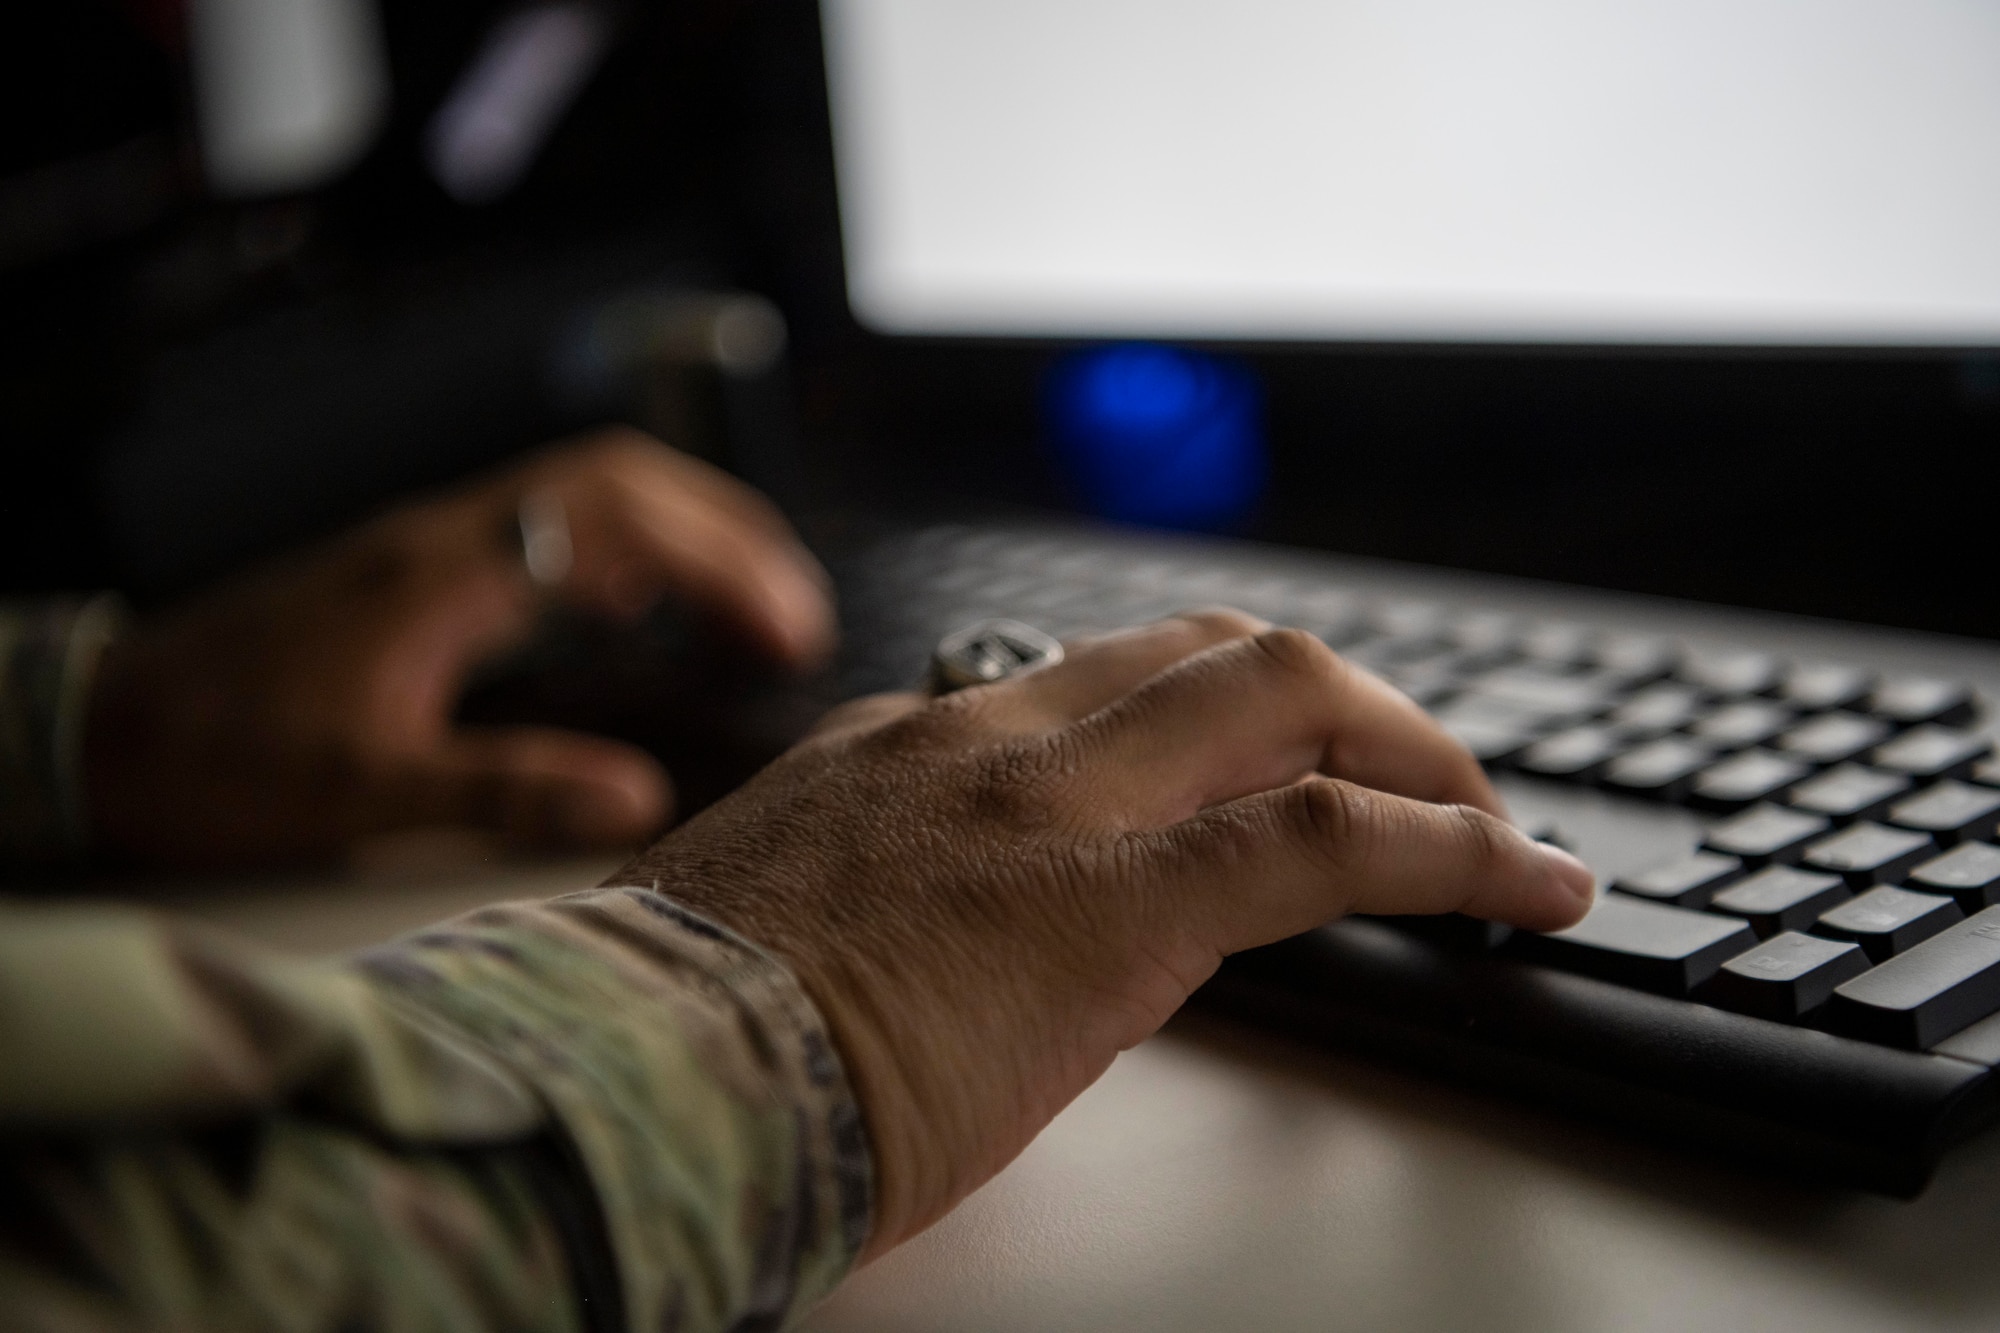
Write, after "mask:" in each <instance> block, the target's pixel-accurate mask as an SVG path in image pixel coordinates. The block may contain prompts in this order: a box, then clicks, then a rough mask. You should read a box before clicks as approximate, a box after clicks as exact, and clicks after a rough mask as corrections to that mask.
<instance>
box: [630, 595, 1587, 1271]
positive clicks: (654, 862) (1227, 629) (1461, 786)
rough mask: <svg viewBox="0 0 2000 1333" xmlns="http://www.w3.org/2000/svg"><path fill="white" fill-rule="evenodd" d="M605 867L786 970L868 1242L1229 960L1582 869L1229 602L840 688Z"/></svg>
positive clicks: (1469, 906) (1415, 733)
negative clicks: (754, 768) (805, 720)
mask: <svg viewBox="0 0 2000 1333" xmlns="http://www.w3.org/2000/svg"><path fill="white" fill-rule="evenodd" d="M607 882H608V883H612V884H636V885H641V886H650V887H652V888H654V889H656V890H657V891H658V892H660V893H663V894H666V895H668V896H669V897H672V898H674V899H675V900H677V901H679V902H681V903H684V904H686V905H687V906H689V907H691V908H693V909H694V910H695V911H697V912H699V913H701V914H703V915H704V916H706V917H708V918H710V919H711V920H715V921H720V922H722V923H723V924H725V925H728V926H731V927H733V928H734V929H736V930H737V931H739V932H740V933H742V934H743V935H745V936H747V937H748V938H750V939H752V940H754V941H756V942H757V943H759V944H761V945H763V946H764V947H765V948H767V949H769V950H770V951H771V952H772V953H774V954H776V955H777V956H778V957H780V958H781V959H783V960H784V961H785V962H786V963H787V964H789V965H790V967H791V968H792V970H793V972H794V973H795V974H796V975H797V976H798V977H799V979H800V981H801V982H802V983H803V984H804V986H805V988H806V990H807V992H808V993H809V994H811V996H812V997H813V999H814V1001H815V1002H816V1003H817V1004H818V1006H819V1009H820V1011H821V1013H822V1014H824V1015H825V1017H826V1019H827V1022H828V1024H829V1025H830V1027H831V1028H832V1031H833V1033H834V1037H835V1040H836V1041H837V1042H838V1044H839V1046H840V1050H841V1054H842V1056H843V1058H844V1061H845V1064H846V1068H847V1071H848V1074H849V1076H850V1077H851V1078H852V1079H853V1081H854V1083H855V1085H856V1088H857V1091H858V1094H859V1096H860V1100H861V1104H862V1107H863V1110H864V1113H865V1115H866V1117H867V1121H868V1128H869V1141H870V1144H871V1146H872V1148H873V1151H874V1156H875V1165H876V1171H877V1181H876V1184H877V1190H878V1193H877V1213H876V1219H875V1227H874V1231H873V1233H872V1236H871V1240H870V1250H871V1252H872V1253H878V1254H879V1253H880V1252H882V1251H883V1250H885V1249H887V1248H888V1247H890V1246H892V1245H894V1244H896V1243H897V1242H898V1241H900V1240H902V1239H904V1238H905V1237H907V1236H909V1235H910V1234H912V1233H914V1232H915V1231H917V1230H919V1229H921V1228H922V1227H923V1226H925V1225H927V1224H928V1223H929V1222H931V1221H932V1220H934V1219H935V1218H937V1217H939V1216H941V1215H942V1214H943V1213H944V1212H945V1211H946V1210H948V1209H949V1208H950V1207H952V1205H953V1204H955V1203H956V1202H957V1201H958V1200H960V1199H962V1198H963V1197H964V1196H965V1195H966V1194H968V1193H969V1192H971V1191H972V1190H973V1189H975V1188H976V1187H977V1186H978V1185H979V1184H980V1183H981V1182H982V1181H984V1180H986V1179H987V1178H988V1177H990V1176H991V1175H993V1174H994V1173H995V1172H996V1171H998V1170H999V1169H1000V1167H1002V1166H1003V1165H1005V1164H1006V1163H1007V1161H1008V1160H1010V1159H1011V1158H1012V1157H1013V1156H1014V1155H1015V1154H1016V1153H1018V1152H1019V1151H1020V1150H1021V1149H1022V1148H1023V1147H1024V1146H1026V1144H1027V1143H1028V1141H1029V1140H1030V1139H1032V1138H1033V1137H1034V1135H1035V1134H1036V1133H1037V1132H1038V1131H1039V1130H1040V1129H1041V1127H1042V1126H1043V1125H1045V1124H1046V1123H1047V1122H1048V1121H1049V1120H1050V1118H1052V1117H1053V1116H1054V1115H1055V1113H1056V1112H1057V1111H1059V1110H1061V1109H1062V1107H1063V1106H1064V1105H1065V1104H1067V1103H1068V1102H1069V1101H1070V1100H1071V1099H1072V1098H1074V1097H1075V1096H1076V1095H1077V1094H1078V1093H1079V1092H1081V1091H1082V1090H1083V1089H1084V1088H1086V1087H1088V1086H1089V1085H1090V1083H1091V1082H1092V1081H1094V1080H1095V1079H1096V1078H1097V1076H1098V1075H1099V1074H1100V1073H1102V1072H1103V1071H1104V1069H1105V1068H1106V1067H1107V1066H1108V1065H1109V1064H1110V1062H1111V1060H1112V1057H1113V1056H1115V1055H1116V1054H1117V1053H1118V1051H1120V1050H1121V1049H1124V1048H1126V1047H1129V1046H1132V1045H1134V1044H1136V1043H1137V1042H1139V1041H1140V1040H1142V1039H1143V1038H1145V1037H1146V1036H1148V1035H1149V1034H1151V1033H1152V1032H1153V1031H1154V1030H1155V1029H1156V1028H1158V1027H1159V1026H1160V1024H1161V1023H1163V1022H1165V1021H1166V1019H1167V1017H1168V1016H1169V1015H1170V1014H1172V1013H1173V1011H1174V1010H1175V1009H1176V1008H1178V1007H1179V1006H1180V1004H1181V1002H1182V1001H1183V1000H1185V999H1186V998H1187V997H1188V995H1189V994H1190V993H1191V992H1192V991H1193V990H1194V989H1195V987H1197V986H1198V985H1200V984H1201V983H1202V981H1204V980H1205V979H1206V978H1207V977H1208V976H1209V975H1210V974H1211V973H1212V972H1213V971H1214V970H1215V968H1216V966H1217V965H1218V964H1219V963H1220V961H1221V960H1222V958H1223V956H1224V955H1226V954H1229V953H1233V952H1236V951H1237V950H1240V949H1247V948H1251V947H1253V946H1256V945H1260V944H1267V943H1270V942H1272V941H1274V940H1278V939H1281V938H1283V937H1285V936H1287V935H1292V934H1295V933H1297V932H1299V931H1303V930H1307V929H1310V928H1312V927H1314V926H1317V925H1320V924H1322V923H1324V922H1326V921H1328V920H1330V919H1332V918H1334V917H1337V916H1340V915H1342V914H1343V913H1346V912H1357V911H1358V912H1378V913H1420V912H1450V911H1466V912H1470V913H1473V914H1475V915H1479V916H1483V917H1488V918H1491V919H1494V920H1499V921H1506V922H1511V923H1513V924H1515V925H1519V926H1523V927H1527V928H1530V929H1536V930H1548V929H1554V928H1557V927H1560V926H1565V925H1568V924H1570V923H1571V922H1574V921H1575V920H1576V919H1577V918H1578V917H1580V916H1581V915H1582V914H1583V912H1584V910H1585V908H1586V906H1587V905H1588V903H1589V902H1590V899H1591V895H1592V892H1593V886H1592V881H1591V876H1590V872H1589V871H1588V870H1586V869H1585V868H1584V867H1583V866H1582V865H1581V864H1580V863H1579V862H1577V861H1576V860H1575V859H1574V858H1573V857H1571V856H1569V855H1568V854H1567V853H1565V852H1562V851H1560V850H1557V849H1555V848H1552V847H1546V846H1542V845H1540V844H1537V843H1534V842H1531V841H1530V840H1529V839H1528V838H1526V837H1525V836H1523V835H1522V834H1521V833H1519V832H1517V831H1516V830H1515V829H1513V828H1511V827H1510V826H1509V825H1508V824H1507V823H1506V821H1505V819H1504V811H1503V809H1502V807H1501V804H1500V801H1499V798H1498V797H1497V796H1496V795H1495V794H1494V791H1493V788H1492V787H1491V785H1489V784H1488V782H1487V780H1486V777H1485V775H1484V774H1483V773H1482V772H1481V771H1480V768H1479V765H1478V763H1477V762H1475V761H1474V760H1473V758H1472V756H1471V755H1470V754H1468V753H1467V752H1466V750H1465V748H1464V747H1463V746H1462V745H1460V744H1459V743H1458V742H1457V741H1455V740H1453V739H1452V738H1451V737H1450V736H1449V735H1447V734H1446V733H1445V732H1444V731H1443V729H1442V728H1440V727H1439V726H1438V724H1437V723H1436V722H1434V721H1433V720H1431V719H1430V718H1429V717H1428V716H1426V715H1425V714H1424V713H1423V712H1422V711H1421V710H1420V709H1418V708H1417V706H1416V705H1415V704H1413V703H1411V702H1410V700H1409V699H1408V698H1406V697H1404V696H1403V695H1401V694H1399V693H1397V692H1396V691H1395V690H1394V689H1392V688H1391V687H1390V686H1388V685H1387V684H1385V683H1384V682H1383V681H1381V680H1380V679H1379V678H1377V677H1375V676H1372V675H1370V674H1369V673H1368V672H1366V671H1364V670H1362V669H1360V668H1358V667H1355V666H1353V665H1351V664H1349V663H1347V662H1345V661H1343V660H1342V659H1340V658H1339V657H1337V656H1336V655H1335V654H1334V653H1333V652H1332V651H1331V650H1330V649H1328V648H1327V647H1326V646H1325V645H1324V644H1322V643H1321V642H1319V640H1317V639H1315V638H1313V637H1312V636H1311V635H1308V634H1305V633H1303V632H1301V631H1298V630H1273V629H1271V628H1270V627H1269V626H1267V625H1264V624H1262V623H1261V622H1257V621H1253V620H1251V619H1249V618H1247V617H1245V616H1242V615H1238V614H1236V613H1234V612H1226V611H1218V612H1204V613H1198V614H1190V615H1185V616H1179V617H1175V618H1173V619H1170V620H1165V621H1161V622H1159V623H1157V624H1153V625H1149V626H1145V627H1142V628H1139V629H1135V630H1128V631H1124V632H1121V633H1117V634H1113V635H1109V636H1105V637H1102V638H1099V639H1096V640H1093V641H1087V642H1084V643H1081V644H1078V645H1075V646H1073V647H1072V648H1071V650H1070V652H1069V655H1068V657H1067V658H1066V660H1064V661H1063V662H1061V663H1060V664H1058V665H1054V666H1050V667H1045V668H1043V669H1041V670H1038V671H1033V672H1030V673H1028V674H1025V675H1020V676H1017V677H1015V678H1013V679H1011V680H1007V681H1004V682H1000V683H997V684H992V685H982V686H976V687H973V688H971V689H967V690H964V691H962V692H960V693H957V694H952V695H948V696H946V697H944V698H941V699H930V698H926V697H923V696H919V695H882V696H876V697H874V698H870V699H865V700H861V701H858V702H856V703H853V704H850V705H848V706H846V707H845V708H844V709H842V710H837V711H836V712H835V713H834V714H833V715H832V716H830V717H829V718H827V719H826V720H825V721H824V722H823V723H822V725H821V728H820V730H819V732H818V733H817V734H816V735H815V736H813V737H810V738H808V739H807V740H806V741H805V742H804V743H802V744H800V745H799V746H797V747H795V748H794V749H793V750H791V751H790V752H789V753H787V754H786V755H785V756H784V757H782V758H780V759H779V760H778V761H777V762H776V763H774V764H773V765H771V766H770V767H769V768H767V769H766V770H765V771H764V772H763V773H761V774H759V775H758V776H757V777H755V778H753V779H752V780H751V781H750V782H749V783H747V784H745V785H744V786H743V787H742V788H740V789H739V790H738V791H736V792H735V793H733V794H732V795H730V796H728V797H726V798H725V799H723V800H722V801H721V802H719V803H718V804H716V805H714V806H712V807H710V808H709V809H707V810H705V811H703V812H702V813H701V814H700V815H698V816H696V817H695V818H694V819H692V820H690V821H689V822H688V824H687V825H686V826H685V827H683V828H681V829H679V830H678V831H676V832H674V833H673V834H671V835H669V836H668V837H666V838H665V839H663V840H662V841H661V842H659V843H658V844H657V845H656V846H654V847H653V848H652V849H651V850H650V851H648V852H647V853H645V854H644V855H643V856H641V857H640V858H638V859H637V860H636V861H634V862H633V863H632V864H631V865H629V866H627V867H626V868H625V869H623V870H621V871H620V872H619V873H618V874H617V875H616V876H614V877H613V878H612V879H611V880H610V881H607Z"/></svg>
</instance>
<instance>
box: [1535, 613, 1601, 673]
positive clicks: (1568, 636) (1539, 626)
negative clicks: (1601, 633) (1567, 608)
mask: <svg viewBox="0 0 2000 1333" xmlns="http://www.w3.org/2000/svg"><path fill="white" fill-rule="evenodd" d="M1596 639H1597V635H1596V634H1595V633H1594V632H1593V631H1592V630H1591V628H1590V627H1589V626H1588V625H1579V624H1576V623H1575V622H1573V621H1567V620H1544V621H1538V622H1537V623H1535V624H1532V625H1529V626H1528V627H1527V628H1526V629H1525V630H1523V631H1522V632H1521V638H1520V643H1519V647H1520V649H1521V654H1522V656H1524V657H1528V658H1531V659H1533V660H1534V661H1537V662H1548V663H1552V664H1554V665H1556V666H1582V665H1584V664H1585V663H1587V662H1589V661H1590V660H1591V658H1592V657H1593V656H1594V655H1595V654H1594V652H1593V650H1594V649H1595V647H1596Z"/></svg>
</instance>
